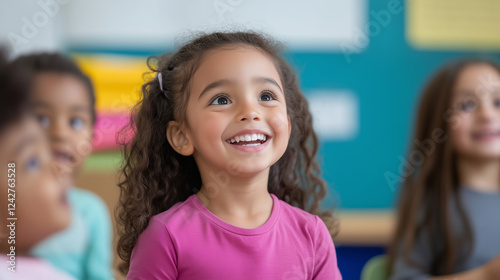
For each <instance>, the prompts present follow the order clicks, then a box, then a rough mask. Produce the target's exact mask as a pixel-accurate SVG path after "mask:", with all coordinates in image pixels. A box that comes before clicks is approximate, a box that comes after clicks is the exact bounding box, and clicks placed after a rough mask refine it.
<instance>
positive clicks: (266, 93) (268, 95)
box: [259, 91, 276, 101]
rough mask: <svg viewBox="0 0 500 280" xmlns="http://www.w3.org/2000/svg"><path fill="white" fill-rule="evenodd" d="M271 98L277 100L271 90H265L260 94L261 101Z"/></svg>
mask: <svg viewBox="0 0 500 280" xmlns="http://www.w3.org/2000/svg"><path fill="white" fill-rule="evenodd" d="M271 100H276V97H275V96H274V94H273V93H272V92H270V91H264V92H262V93H261V95H260V96H259V101H271Z"/></svg>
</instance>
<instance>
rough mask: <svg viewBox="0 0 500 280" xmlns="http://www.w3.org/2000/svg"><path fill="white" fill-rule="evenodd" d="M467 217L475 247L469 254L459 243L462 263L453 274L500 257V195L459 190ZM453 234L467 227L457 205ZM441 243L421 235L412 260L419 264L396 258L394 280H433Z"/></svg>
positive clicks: (417, 240)
mask: <svg viewBox="0 0 500 280" xmlns="http://www.w3.org/2000/svg"><path fill="white" fill-rule="evenodd" d="M459 195H460V198H461V199H462V203H463V207H464V211H465V214H466V215H467V217H468V219H469V221H470V226H471V229H472V248H471V251H470V252H468V254H467V252H466V251H465V250H466V248H465V247H464V246H461V245H463V244H461V243H459V242H460V241H457V242H456V243H457V244H455V246H457V248H458V250H459V256H460V261H458V262H457V263H456V264H455V267H454V268H453V274H455V273H459V272H463V271H467V270H471V269H474V268H476V267H479V266H481V265H484V264H486V263H487V262H488V261H490V260H492V259H493V258H495V257H496V256H497V255H498V254H500V219H499V218H498V216H499V215H500V192H490V193H488V192H480V191H476V190H473V189H471V188H468V187H461V188H460V191H459ZM450 209H451V213H450V214H451V221H452V226H453V233H454V235H455V236H461V235H462V234H463V233H464V226H463V224H462V223H461V222H460V218H459V214H458V210H457V208H456V205H455V203H452V205H451V206H450ZM440 245H442V241H441V240H430V239H429V237H428V234H424V233H423V234H420V235H419V236H417V239H416V243H415V246H414V247H413V251H412V254H411V256H410V258H411V259H412V260H413V261H414V262H415V264H412V263H409V262H407V261H406V260H405V259H403V257H402V256H399V257H398V258H396V260H395V263H394V271H393V275H392V277H391V280H424V279H428V278H430V277H432V275H430V273H429V271H430V270H431V264H432V262H433V260H434V259H435V258H436V257H437V254H438V253H437V251H438V250H439V247H440Z"/></svg>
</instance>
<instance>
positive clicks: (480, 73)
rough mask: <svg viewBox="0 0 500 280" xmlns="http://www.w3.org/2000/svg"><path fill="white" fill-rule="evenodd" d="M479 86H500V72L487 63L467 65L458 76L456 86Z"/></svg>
mask: <svg viewBox="0 0 500 280" xmlns="http://www.w3.org/2000/svg"><path fill="white" fill-rule="evenodd" d="M477 86H486V87H499V86H500V73H499V72H498V70H497V69H495V68H494V67H493V66H491V65H489V64H486V63H476V64H472V65H469V66H466V67H465V68H464V69H462V71H461V72H460V74H459V75H458V77H457V81H456V88H457V89H458V88H472V89H474V87H477Z"/></svg>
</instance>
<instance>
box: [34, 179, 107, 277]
mask: <svg viewBox="0 0 500 280" xmlns="http://www.w3.org/2000/svg"><path fill="white" fill-rule="evenodd" d="M68 199H69V203H70V205H71V210H72V220H71V224H70V226H69V227H68V228H67V229H65V230H64V231H62V232H60V233H57V234H55V235H53V236H51V237H49V238H48V239H46V240H44V241H43V242H41V243H40V244H38V245H37V246H36V247H35V248H34V249H33V250H32V251H31V254H32V255H34V256H37V257H40V258H44V259H46V260H48V261H50V262H51V263H52V264H53V265H54V266H56V267H57V268H59V269H61V270H64V271H66V272H67V273H69V274H71V275H73V276H74V277H75V278H76V279H81V280H84V279H85V280H86V279H92V280H101V279H102V280H110V279H113V270H112V248H111V222H110V219H109V213H108V208H107V207H106V205H105V204H104V202H103V201H102V200H101V199H100V198H99V197H98V196H97V195H95V194H93V193H91V192H89V191H86V190H82V189H78V188H71V189H70V191H69V193H68Z"/></svg>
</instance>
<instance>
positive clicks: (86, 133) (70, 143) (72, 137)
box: [33, 72, 93, 177]
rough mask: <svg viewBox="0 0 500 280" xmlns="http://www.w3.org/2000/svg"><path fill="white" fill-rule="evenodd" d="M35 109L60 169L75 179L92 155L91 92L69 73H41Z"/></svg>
mask: <svg viewBox="0 0 500 280" xmlns="http://www.w3.org/2000/svg"><path fill="white" fill-rule="evenodd" d="M33 108H34V112H35V114H36V115H37V117H38V119H39V120H40V123H41V125H42V127H43V128H44V129H45V131H46V132H47V133H48V136H49V140H50V147H51V150H52V154H53V156H54V159H55V161H56V163H57V165H58V166H57V169H58V170H59V172H62V173H69V174H70V175H71V177H74V175H75V172H76V171H77V170H78V169H79V167H80V166H81V165H82V162H83V161H84V159H85V158H86V157H87V156H88V155H89V153H90V152H91V140H92V127H93V124H92V108H91V102H90V98H89V92H88V89H87V88H86V87H85V85H84V84H83V82H82V81H80V80H79V79H78V78H76V77H74V76H72V75H69V74H59V73H51V72H47V73H41V74H38V75H37V77H36V80H35V85H34V94H33Z"/></svg>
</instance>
